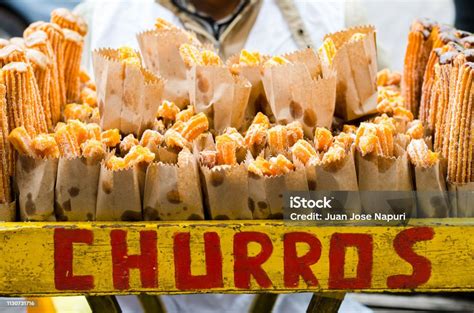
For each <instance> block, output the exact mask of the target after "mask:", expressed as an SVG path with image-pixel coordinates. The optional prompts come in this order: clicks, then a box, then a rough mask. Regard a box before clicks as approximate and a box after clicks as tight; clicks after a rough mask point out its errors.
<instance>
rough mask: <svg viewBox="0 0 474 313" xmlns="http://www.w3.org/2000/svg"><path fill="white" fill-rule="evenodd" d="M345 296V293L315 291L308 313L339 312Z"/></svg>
mask: <svg viewBox="0 0 474 313" xmlns="http://www.w3.org/2000/svg"><path fill="white" fill-rule="evenodd" d="M344 296H345V294H344V293H329V294H319V293H315V294H313V297H312V298H311V301H310V302H309V306H308V309H307V310H306V313H337V312H338V311H339V307H340V306H341V304H342V301H343V300H344Z"/></svg>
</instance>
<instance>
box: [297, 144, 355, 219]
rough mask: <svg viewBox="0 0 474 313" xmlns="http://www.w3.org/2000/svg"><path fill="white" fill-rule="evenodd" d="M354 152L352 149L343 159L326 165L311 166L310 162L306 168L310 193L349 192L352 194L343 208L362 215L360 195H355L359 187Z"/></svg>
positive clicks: (342, 205) (343, 204) (332, 211)
mask: <svg viewBox="0 0 474 313" xmlns="http://www.w3.org/2000/svg"><path fill="white" fill-rule="evenodd" d="M353 150H354V149H351V150H350V151H349V152H348V153H347V154H346V156H345V157H344V158H343V159H341V160H339V161H337V162H328V163H326V164H325V163H318V164H311V162H310V163H309V164H307V165H306V167H305V168H306V175H307V177H308V186H309V190H310V191H327V192H332V191H336V192H338V191H349V192H350V193H349V194H348V196H347V197H346V200H347V201H346V203H342V204H341V207H343V208H344V209H345V210H346V211H347V210H350V213H356V214H358V213H361V204H360V197H359V195H358V194H357V193H355V192H357V191H358V190H359V187H358V184H357V173H356V167H355V162H354V151H353ZM338 198H341V197H338ZM349 204H350V205H349ZM331 213H335V211H334V209H333V210H331ZM341 213H343V212H341ZM345 213H349V212H345Z"/></svg>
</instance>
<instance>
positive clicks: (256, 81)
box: [226, 55, 275, 129]
mask: <svg viewBox="0 0 474 313" xmlns="http://www.w3.org/2000/svg"><path fill="white" fill-rule="evenodd" d="M239 58H240V56H239V55H234V56H232V57H230V58H229V59H228V60H227V62H226V65H227V66H228V67H229V68H231V70H232V72H237V73H238V75H240V76H242V77H245V78H246V79H247V80H248V81H249V82H250V84H251V86H252V87H251V90H250V95H249V101H248V105H247V109H246V111H245V115H244V122H243V129H247V128H248V126H249V125H250V123H251V122H252V120H253V118H254V117H255V115H256V114H257V113H258V112H262V113H264V114H265V115H266V116H268V118H269V119H270V121H272V122H275V117H274V116H273V114H272V111H271V109H270V105H269V103H268V100H267V97H266V96H265V90H264V89H263V84H262V71H263V66H262V64H259V65H246V64H239ZM262 58H263V61H265V60H266V59H267V58H268V57H266V56H263V57H262Z"/></svg>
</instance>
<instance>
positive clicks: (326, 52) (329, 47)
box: [318, 37, 337, 65]
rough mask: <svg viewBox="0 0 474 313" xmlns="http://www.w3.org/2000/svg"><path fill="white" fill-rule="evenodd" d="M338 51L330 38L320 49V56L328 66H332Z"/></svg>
mask: <svg viewBox="0 0 474 313" xmlns="http://www.w3.org/2000/svg"><path fill="white" fill-rule="evenodd" d="M336 51H337V49H336V45H335V44H334V41H333V40H332V39H331V38H329V37H327V38H326V39H324V41H323V44H322V45H321V47H319V49H318V53H319V56H320V57H321V58H322V59H323V60H324V61H325V62H326V64H328V65H332V60H333V59H334V57H335V56H336Z"/></svg>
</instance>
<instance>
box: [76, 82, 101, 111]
mask: <svg viewBox="0 0 474 313" xmlns="http://www.w3.org/2000/svg"><path fill="white" fill-rule="evenodd" d="M79 99H80V101H81V102H82V103H84V104H88V105H89V106H90V107H92V108H95V107H97V92H96V91H95V90H93V89H90V88H89V87H85V88H83V89H82V90H81V93H80V95H79Z"/></svg>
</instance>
